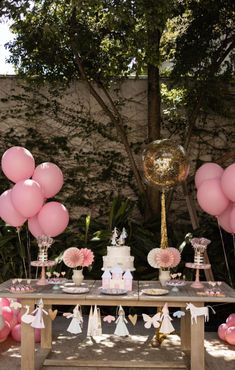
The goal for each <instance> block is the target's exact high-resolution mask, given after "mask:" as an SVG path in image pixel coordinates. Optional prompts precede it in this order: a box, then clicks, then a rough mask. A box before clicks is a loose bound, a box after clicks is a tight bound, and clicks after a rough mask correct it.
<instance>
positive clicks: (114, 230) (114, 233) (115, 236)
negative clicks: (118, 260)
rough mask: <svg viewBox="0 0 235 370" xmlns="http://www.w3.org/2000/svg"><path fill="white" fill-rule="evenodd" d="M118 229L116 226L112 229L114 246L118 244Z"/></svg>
mask: <svg viewBox="0 0 235 370" xmlns="http://www.w3.org/2000/svg"><path fill="white" fill-rule="evenodd" d="M117 237H118V229H117V228H116V227H115V228H114V229H113V231H112V238H111V244H112V245H113V246H116V245H117Z"/></svg>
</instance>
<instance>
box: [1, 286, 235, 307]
mask: <svg viewBox="0 0 235 370" xmlns="http://www.w3.org/2000/svg"><path fill="white" fill-rule="evenodd" d="M36 282H37V280H32V281H31V285H32V287H33V288H34V289H35V290H34V291H33V292H30V293H26V292H21V291H18V292H17V293H11V292H9V290H8V289H9V287H10V286H11V285H12V280H8V281H6V282H4V283H2V284H0V297H6V298H21V299H33V300H38V299H40V298H42V299H43V300H48V301H50V302H51V303H53V301H55V302H54V303H57V304H70V302H72V301H74V300H77V301H79V302H80V304H84V305H89V304H95V303H100V304H103V305H105V304H107V305H113V304H115V303H117V304H118V303H119V304H120V301H121V302H122V305H126V306H127V305H130V304H132V305H137V306H141V305H142V304H143V306H145V305H146V306H151V305H152V304H154V303H160V302H168V304H169V305H170V306H171V305H172V306H173V304H174V303H176V302H179V303H181V305H184V304H185V303H188V302H227V303H235V290H234V289H232V288H231V287H230V286H228V285H227V284H226V283H222V284H221V286H220V289H221V291H222V292H223V293H224V297H216V296H201V295H199V294H198V292H201V291H203V289H195V288H192V287H191V284H192V282H191V281H188V282H186V285H185V286H182V287H179V291H178V292H174V291H172V288H171V287H166V289H168V290H169V293H168V294H166V295H159V296H157V295H156V296H155V295H146V294H144V293H143V289H163V287H162V286H161V284H160V282H159V281H134V282H133V290H132V291H131V292H128V293H127V294H125V295H120V296H114V295H104V294H102V292H101V281H100V280H96V281H94V280H85V281H84V283H83V284H82V286H84V287H88V288H89V292H88V293H85V294H70V293H65V292H63V290H62V288H60V289H58V290H55V289H53V285H51V284H50V285H44V286H40V285H36ZM23 283H25V280H24V281H22V284H23ZM203 285H204V288H209V285H208V283H207V282H203ZM164 289H165V287H164Z"/></svg>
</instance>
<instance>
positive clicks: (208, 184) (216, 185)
mask: <svg viewBox="0 0 235 370" xmlns="http://www.w3.org/2000/svg"><path fill="white" fill-rule="evenodd" d="M197 200H198V203H199V205H200V207H201V208H202V209H203V211H205V212H207V213H209V214H210V215H212V216H219V215H220V214H221V213H223V212H224V211H225V209H226V208H227V207H228V205H229V200H228V198H227V197H226V196H225V195H224V193H223V191H222V188H221V185H220V180H219V179H210V180H205V181H203V183H202V184H201V186H200V187H199V189H198V191H197Z"/></svg>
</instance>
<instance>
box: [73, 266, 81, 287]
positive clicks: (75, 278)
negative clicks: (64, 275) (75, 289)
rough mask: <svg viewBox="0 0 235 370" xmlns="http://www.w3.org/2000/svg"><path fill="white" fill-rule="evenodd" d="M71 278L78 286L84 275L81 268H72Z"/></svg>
mask: <svg viewBox="0 0 235 370" xmlns="http://www.w3.org/2000/svg"><path fill="white" fill-rule="evenodd" d="M72 279H73V282H74V284H75V285H77V286H79V285H81V284H82V282H83V280H84V275H83V271H82V270H73V275H72Z"/></svg>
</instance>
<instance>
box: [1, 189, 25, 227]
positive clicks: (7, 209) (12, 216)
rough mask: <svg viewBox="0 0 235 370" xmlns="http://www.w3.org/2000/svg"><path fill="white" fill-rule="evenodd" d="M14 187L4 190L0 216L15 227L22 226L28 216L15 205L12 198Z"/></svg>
mask: <svg viewBox="0 0 235 370" xmlns="http://www.w3.org/2000/svg"><path fill="white" fill-rule="evenodd" d="M11 194H12V189H10V190H6V191H4V193H2V195H1V196H0V217H1V218H2V219H3V221H4V222H6V224H8V225H10V226H14V227H19V226H22V225H23V223H24V222H25V221H26V217H24V216H22V214H21V213H19V212H18V211H17V210H16V208H15V207H14V205H13V203H12V200H11Z"/></svg>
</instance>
